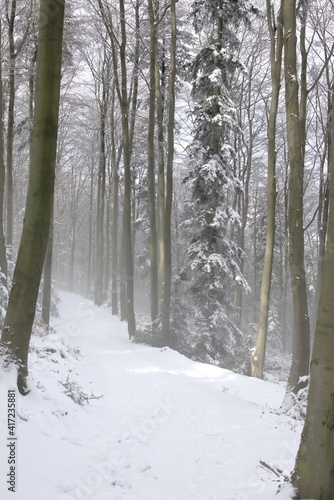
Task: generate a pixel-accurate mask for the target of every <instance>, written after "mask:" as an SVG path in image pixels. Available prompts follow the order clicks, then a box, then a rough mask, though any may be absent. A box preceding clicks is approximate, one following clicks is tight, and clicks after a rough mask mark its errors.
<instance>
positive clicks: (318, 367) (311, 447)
mask: <svg viewBox="0 0 334 500" xmlns="http://www.w3.org/2000/svg"><path fill="white" fill-rule="evenodd" d="M333 105H334V99H333ZM333 121H334V107H333V113H332V122H333ZM333 144H334V128H332V148H331V179H333V178H334V152H333ZM333 242H334V190H333V189H330V212H329V224H328V239H327V245H326V255H325V260H324V274H323V281H322V286H321V294H320V301H319V307H318V313H317V324H316V333H315V340H314V347H313V355H312V362H311V379H310V387H309V394H308V402H307V413H306V420H305V425H304V429H303V433H302V438H301V444H300V447H299V451H298V455H297V459H296V467H295V471H294V474H293V483H294V486H295V487H296V488H297V492H298V498H303V499H313V498H317V499H319V500H320V499H321V500H332V499H333V492H334V474H333V463H334V403H333V398H334V396H333V395H334V378H333V370H334V341H333V331H334V295H333V283H334V255H333Z"/></svg>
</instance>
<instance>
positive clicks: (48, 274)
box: [42, 214, 53, 327]
mask: <svg viewBox="0 0 334 500" xmlns="http://www.w3.org/2000/svg"><path fill="white" fill-rule="evenodd" d="M52 256H53V214H52V217H51V222H50V232H49V238H48V246H47V249H46V255H45V261H44V271H43V278H44V279H43V297H42V319H43V321H44V323H45V325H46V326H47V327H49V326H50V316H51V294H52Z"/></svg>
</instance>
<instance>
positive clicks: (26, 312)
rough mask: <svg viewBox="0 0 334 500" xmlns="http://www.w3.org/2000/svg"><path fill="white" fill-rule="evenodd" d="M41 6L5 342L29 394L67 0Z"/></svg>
mask: <svg viewBox="0 0 334 500" xmlns="http://www.w3.org/2000/svg"><path fill="white" fill-rule="evenodd" d="M48 3H49V2H48V0H41V2H40V31H39V43H38V55H37V75H36V98H35V114H34V123H33V138H32V151H31V155H32V156H31V169H30V172H29V184H28V193H27V201H26V211H25V219H24V223H23V230H22V236H21V242H20V246H19V252H18V257H17V262H16V266H15V271H14V277H13V287H12V289H11V292H10V295H9V303H8V309H7V314H6V318H5V324H4V328H3V331H2V336H1V344H2V349H4V350H5V352H6V353H7V355H8V358H9V360H10V362H13V363H15V364H16V365H17V367H18V380H17V383H18V389H19V391H20V393H21V394H23V395H24V394H27V392H28V391H27V383H26V378H27V376H28V349H29V343H30V337H31V330H32V325H33V321H34V317H35V309H36V301H37V296H38V289H39V285H40V280H41V275H42V270H43V264H44V258H45V253H46V248H47V243H48V236H49V229H50V221H51V214H52V207H53V193H54V178H55V164H56V150H57V131H58V111H59V95H60V80H61V61H62V39H63V25H64V7H65V0H54V3H53V5H54V9H53V15H48V16H46V15H45V13H46V12H48Z"/></svg>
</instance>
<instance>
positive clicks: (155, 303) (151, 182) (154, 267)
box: [147, 0, 159, 322]
mask: <svg viewBox="0 0 334 500" xmlns="http://www.w3.org/2000/svg"><path fill="white" fill-rule="evenodd" d="M148 11H149V17H150V30H151V36H150V93H149V94H150V97H149V118H148V121H149V122H148V136H147V145H148V161H147V183H148V207H149V225H150V264H151V267H150V273H151V276H150V278H151V321H152V322H153V321H154V320H155V319H156V318H157V316H158V312H159V299H158V260H157V222H156V205H155V204H156V196H155V148H154V132H155V110H156V105H155V103H156V87H157V83H156V78H157V75H156V64H157V61H156V57H157V44H158V40H157V24H156V18H155V11H154V6H153V1H152V0H149V1H148Z"/></svg>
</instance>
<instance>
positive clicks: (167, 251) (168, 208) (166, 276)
mask: <svg viewBox="0 0 334 500" xmlns="http://www.w3.org/2000/svg"><path fill="white" fill-rule="evenodd" d="M170 23H171V46H170V70H169V86H168V87H169V88H168V150H167V172H166V203H165V213H164V227H163V229H164V233H163V238H164V252H163V259H164V260H163V267H162V291H163V293H162V310H161V313H162V336H163V340H164V343H165V344H166V345H168V346H170V347H173V339H172V337H171V334H170V303H171V286H172V237H171V218H172V202H173V161H174V126H175V79H176V36H177V35H176V0H171V4H170Z"/></svg>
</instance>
